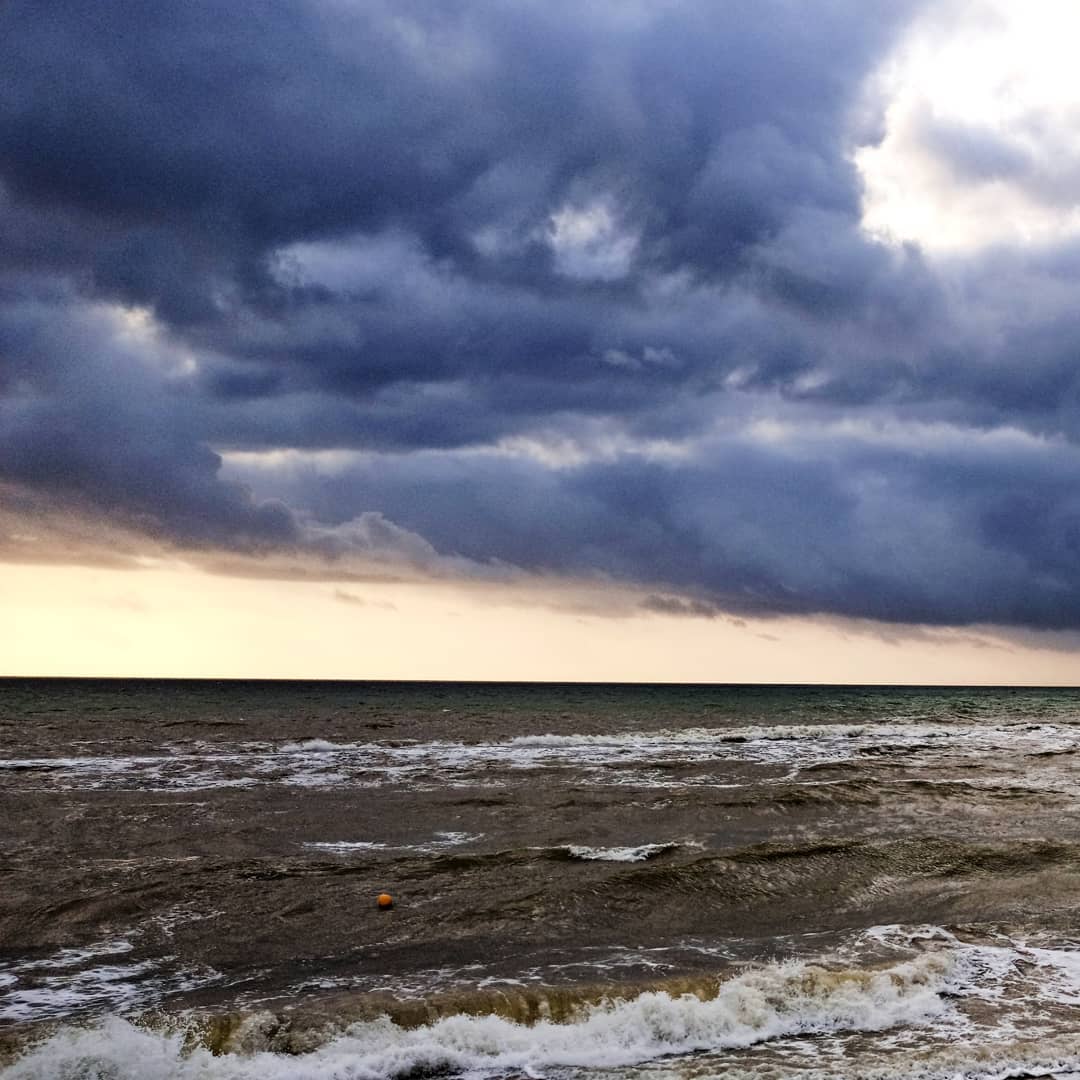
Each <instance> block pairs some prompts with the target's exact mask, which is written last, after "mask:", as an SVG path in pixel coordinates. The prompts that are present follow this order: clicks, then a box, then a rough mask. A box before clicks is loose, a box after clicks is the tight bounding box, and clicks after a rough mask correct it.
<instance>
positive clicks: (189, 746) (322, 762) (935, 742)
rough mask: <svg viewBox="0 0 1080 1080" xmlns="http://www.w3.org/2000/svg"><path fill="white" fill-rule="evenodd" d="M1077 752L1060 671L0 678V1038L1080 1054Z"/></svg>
mask: <svg viewBox="0 0 1080 1080" xmlns="http://www.w3.org/2000/svg"><path fill="white" fill-rule="evenodd" d="M1078 751H1080V692H1076V691H1066V690H1005V691H1000V690H968V689H965V690H959V689H957V690H941V689H930V688H925V689H923V688H919V689H898V688H884V689H882V688H878V689H859V688H833V687H816V688H815V687H765V688H755V687H627V686H623V687H616V686H595V687H582V686H525V685H481V684H475V685H470V684H327V683H312V684H303V683H211V682H208V683H169V682H157V683H154V682H93V681H79V680H74V681H62V682H57V681H15V680H12V681H7V682H3V681H0V815H2V817H0V820H2V821H3V822H4V826H3V828H2V829H0V1071H2V1074H3V1076H5V1077H49V1078H54V1077H70V1078H76V1077H85V1078H90V1077H99V1076H109V1077H116V1078H126V1077H131V1078H140V1080H143V1078H150V1080H154V1078H158V1077H161V1078H164V1077H200V1078H206V1080H210V1078H213V1077H236V1078H240V1077H260V1078H265V1080H271V1078H276V1077H282V1078H284V1077H289V1078H306V1077H320V1078H324V1077H340V1078H346V1077H349V1078H363V1077H384V1076H410V1075H411V1076H418V1075H432V1074H439V1075H443V1074H445V1075H449V1076H453V1075H468V1076H470V1077H476V1076H492V1077H494V1076H499V1077H511V1076H513V1077H519V1076H538V1075H542V1076H551V1077H561V1078H566V1080H578V1078H585V1077H599V1076H605V1077H627V1076H631V1075H632V1076H641V1077H649V1078H651V1077H656V1078H657V1080H659V1078H660V1077H665V1078H666V1077H679V1078H687V1080H689V1078H692V1077H708V1076H719V1075H723V1076H731V1077H739V1076H745V1077H761V1078H777V1080H779V1078H782V1077H822V1078H824V1077H836V1076H851V1077H879V1076H880V1077H891V1076H925V1077H943V1078H944V1077H948V1078H954V1077H1020V1076H1060V1077H1070V1076H1080V813H1078V812H1080V799H1078V793H1080V786H1078V783H1077V779H1078V775H1080V774H1078V767H1080V756H1078ZM382 891H388V892H390V893H392V894H393V896H394V898H395V901H396V903H395V906H394V908H393V909H392V910H391V911H379V910H378V909H377V907H376V904H375V897H376V895H377V894H378V893H380V892H382Z"/></svg>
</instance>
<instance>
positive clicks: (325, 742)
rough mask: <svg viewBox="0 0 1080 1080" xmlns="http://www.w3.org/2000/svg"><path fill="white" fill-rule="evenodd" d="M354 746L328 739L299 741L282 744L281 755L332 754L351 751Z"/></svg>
mask: <svg viewBox="0 0 1080 1080" xmlns="http://www.w3.org/2000/svg"><path fill="white" fill-rule="evenodd" d="M353 746H354V744H350V743H335V742H330V741H329V739H301V740H300V741H299V742H289V743H284V744H283V745H282V746H281V748H280V749H281V753H283V754H332V753H334V752H335V751H337V750H351V749H353Z"/></svg>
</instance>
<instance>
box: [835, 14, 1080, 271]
mask: <svg viewBox="0 0 1080 1080" xmlns="http://www.w3.org/2000/svg"><path fill="white" fill-rule="evenodd" d="M1078 38H1080V5H1078V4H1076V3H1075V0H1026V2H1025V3H1022V4H1021V3H1016V2H1015V0H977V2H967V3H958V4H950V5H933V6H932V7H931V10H930V11H929V13H928V14H927V15H926V16H925V17H923V18H922V19H921V20H919V21H918V22H917V23H916V24H915V25H914V26H913V27H912V29H911V31H910V32H909V33H908V34H907V35H906V36H905V38H904V39H903V40H902V41H901V43H900V45H899V47H898V48H897V49H896V50H895V52H894V53H893V54H892V56H891V57H890V58H889V59H888V61H887V62H886V64H885V66H884V67H883V68H882V70H881V71H879V73H878V76H877V78H878V79H879V80H880V83H879V85H881V86H882V87H883V88H884V90H885V94H886V100H887V101H888V106H887V111H886V115H885V135H884V138H883V140H882V141H881V142H880V143H879V144H878V145H876V146H867V147H863V148H861V149H860V150H858V151H857V153H856V155H855V161H856V164H857V166H858V168H859V171H860V173H861V175H862V179H863V182H864V185H865V196H864V217H863V224H864V227H865V228H866V229H868V230H869V231H870V232H871V233H873V234H875V235H877V236H879V237H881V238H883V239H885V240H887V241H890V242H905V241H913V242H915V243H917V244H919V245H920V246H921V247H922V248H923V249H925V250H926V251H928V252H930V253H937V254H950V253H958V254H959V253H966V252H971V251H975V250H978V249H981V248H986V247H989V246H992V245H1000V244H1004V245H1015V244H1043V243H1049V242H1056V241H1060V240H1061V239H1063V238H1065V237H1067V236H1070V235H1072V234H1076V233H1078V232H1080V206H1078V205H1077V199H1076V192H1077V190H1078V182H1080V123H1078V121H1080V67H1078V66H1077V63H1076V42H1077V40H1078Z"/></svg>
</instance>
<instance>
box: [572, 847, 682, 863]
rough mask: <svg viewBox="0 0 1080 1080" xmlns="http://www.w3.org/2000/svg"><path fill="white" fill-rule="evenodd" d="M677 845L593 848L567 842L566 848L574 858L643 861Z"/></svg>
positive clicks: (598, 860)
mask: <svg viewBox="0 0 1080 1080" xmlns="http://www.w3.org/2000/svg"><path fill="white" fill-rule="evenodd" d="M678 846H679V845H678V844H675V843H667V844H640V845H639V846H638V847H610V848H595V847H582V846H580V845H578V844H569V845H568V846H567V848H566V850H567V851H568V852H569V853H570V854H571V855H572V856H573V857H574V858H575V859H586V860H589V861H597V862H630V863H632V862H644V861H645V860H646V859H651V858H652V857H653V856H654V855H660V854H662V853H663V852H665V851H674V850H675V848H677V847H678Z"/></svg>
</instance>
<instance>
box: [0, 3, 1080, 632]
mask: <svg viewBox="0 0 1080 1080" xmlns="http://www.w3.org/2000/svg"><path fill="white" fill-rule="evenodd" d="M918 16H919V8H918V6H917V5H915V4H890V5H886V6H885V7H884V8H882V7H880V6H879V7H868V6H867V5H865V4H860V3H855V2H851V0H830V2H828V3H822V4H818V5H815V6H814V12H813V17H812V18H811V17H809V14H808V11H807V9H806V7H805V6H803V5H797V4H790V3H787V2H784V0H776V2H771V0H769V2H766V3H764V4H763V3H761V2H755V3H753V4H750V3H741V2H736V3H730V4H723V5H717V4H711V3H709V4H706V3H693V2H678V0H676V2H672V3H661V4H656V3H650V4H638V3H636V2H631V3H626V2H619V3H614V2H613V3H610V4H605V3H602V4H594V5H590V6H589V8H588V10H587V11H585V12H583V11H582V10H580V7H575V6H571V5H569V4H562V3H550V2H549V3H543V4H539V3H530V2H521V3H512V4H509V5H489V4H480V3H472V2H469V0H460V2H454V3H425V2H409V0H406V2H400V0H396V2H394V3H385V4H384V3H378V2H365V3H346V2H336V0H334V2H330V0H326V2H321V3H316V2H314V0H310V2H309V0H282V2H281V3H277V4H274V5H272V6H270V7H253V6H251V5H247V4H243V3H239V4H232V5H224V6H223V5H217V4H215V5H210V4H204V3H200V2H198V0H194V2H191V3H184V4H156V3H150V4H147V3H145V2H142V0H140V2H139V3H127V2H123V0H115V2H111V3H105V4H102V3H89V2H85V3H84V2H82V0H66V2H64V3H45V4H42V3H41V2H35V3H30V2H26V0H11V2H9V3H7V4H5V5H4V6H3V7H2V8H0V236H2V237H3V242H2V243H0V484H2V485H6V487H0V491H3V492H5V493H6V494H5V495H4V496H3V497H4V499H6V500H7V504H8V508H9V511H10V510H11V507H12V506H13V505H14V503H13V500H14V498H15V496H14V493H16V492H17V493H19V498H22V499H29V500H41V501H44V502H47V503H48V505H50V506H51V507H57V506H60V507H65V506H66V507H69V508H70V509H71V510H72V511H77V512H78V513H79V514H81V515H88V516H94V515H97V516H98V517H100V518H103V519H106V520H108V521H109V522H111V523H113V524H114V525H115V526H117V527H122V528H124V529H126V530H133V531H135V532H138V533H142V534H144V535H146V536H147V537H149V538H152V539H153V540H154V541H155V542H158V543H166V544H170V545H174V546H176V547H179V548H181V549H193V550H194V549H206V550H211V549H212V550H215V551H221V550H224V551H225V552H231V553H233V554H235V555H236V556H237V557H240V556H259V557H269V556H275V555H277V556H280V555H282V554H283V553H286V554H287V553H290V552H291V553H295V554H297V555H299V556H303V557H305V558H308V557H310V558H324V559H328V560H331V561H332V560H335V559H341V558H342V556H343V555H348V554H349V553H359V554H360V555H363V556H367V557H369V558H374V559H375V560H376V561H378V560H380V559H382V560H388V561H392V562H396V563H399V564H401V565H408V566H412V567H414V568H416V569H417V570H418V571H424V572H438V573H441V574H455V573H456V574H465V575H471V576H479V577H491V578H497V577H498V576H499V575H514V574H518V573H533V572H536V573H543V574H554V575H568V576H573V577H575V578H584V579H587V578H590V577H594V578H598V579H604V580H613V581H623V582H627V583H631V584H633V585H635V586H640V587H641V588H642V589H644V590H646V592H647V593H648V594H649V595H651V596H652V597H653V599H652V601H650V603H651V604H652V609H654V610H656V611H661V612H666V613H668V614H673V613H675V614H686V615H690V616H697V617H710V616H713V615H715V614H716V613H717V612H719V611H724V612H731V613H736V614H738V613H748V614H757V613H766V614H768V613H778V614H780V613H791V614H834V615H844V616H854V617H865V618H873V619H879V620H884V621H889V622H909V623H927V624H936V625H954V624H967V623H975V622H995V623H1001V624H1007V625H1014V626H1028V627H1033V628H1057V629H1067V628H1080V493H1078V492H1080V488H1078V485H1077V483H1076V476H1077V469H1078V466H1080V451H1078V449H1077V446H1076V441H1077V438H1078V436H1080V383H1078V376H1077V372H1078V370H1080V369H1078V368H1077V364H1076V356H1077V349H1078V347H1080V314H1078V309H1077V307H1076V305H1075V302H1074V301H1073V297H1074V295H1075V290H1076V288H1077V286H1078V285H1080V242H1077V241H1075V240H1070V239H1063V240H1061V241H1060V242H1058V243H1056V244H1053V245H1047V244H1043V245H1042V246H1040V247H1038V248H1033V247H1022V246H1013V247H1011V248H1005V247H998V248H995V249H993V250H987V251H982V252H980V253H974V254H969V255H967V256H964V257H962V258H960V257H956V258H953V259H951V260H950V261H948V262H943V261H940V260H939V261H933V260H930V259H928V258H927V257H924V255H923V254H922V252H921V251H920V250H919V248H918V247H917V246H915V245H907V246H897V245H888V244H885V243H883V242H881V241H880V240H877V239H874V238H873V237H872V236H870V235H869V234H868V233H867V232H865V231H864V230H863V228H862V227H861V214H862V202H861V195H862V192H861V186H860V177H859V174H858V172H857V170H856V167H855V165H854V164H853V155H854V153H855V151H856V150H857V148H858V147H859V146H865V145H868V144H872V143H873V142H874V141H876V140H880V139H881V138H883V137H884V135H885V128H884V126H883V125H884V124H885V115H886V114H885V102H884V101H883V100H882V99H881V98H880V97H876V96H875V93H874V90H873V87H874V86H875V85H877V84H876V83H875V82H874V80H873V79H872V78H871V76H872V75H873V73H874V72H875V71H876V70H877V69H878V68H879V67H880V65H881V64H882V63H883V61H884V60H885V58H886V57H887V56H888V55H889V53H890V51H891V50H892V49H894V48H895V47H896V46H897V43H898V42H899V41H901V40H902V38H903V35H904V34H905V33H906V32H907V30H908V28H909V27H910V25H911V24H912V20H914V19H916V18H917V17H918ZM961 136H963V137H961ZM923 141H924V143H925V146H926V147H928V148H929V149H927V150H926V152H927V153H930V152H937V153H939V154H940V159H941V162H942V163H943V164H942V168H945V167H949V168H951V169H953V170H954V171H958V170H960V171H962V170H967V172H968V173H971V174H972V175H974V176H976V177H977V178H979V179H980V182H981V179H982V178H984V177H985V176H988V175H989V176H998V175H1001V174H1002V172H1003V170H1004V171H1007V172H1008V176H1009V180H1010V183H1012V184H1014V185H1019V186H1023V185H1024V184H1025V183H1030V184H1031V185H1032V189H1033V192H1034V194H1033V196H1032V197H1035V195H1036V194H1038V192H1036V191H1035V189H1036V188H1038V190H1039V191H1042V189H1043V188H1044V187H1045V177H1044V176H1043V174H1042V173H1040V172H1039V171H1038V170H1033V169H1030V168H1028V167H1027V165H1025V164H1024V161H1023V160H1021V159H1020V158H1018V157H1016V155H1015V154H1012V153H1011V151H1009V148H1008V145H1007V144H1006V143H1005V142H1002V141H1000V140H998V141H993V140H991V139H990V138H989V137H984V136H983V134H981V133H980V132H979V131H977V130H974V129H972V130H970V131H967V132H961V133H959V134H958V133H957V132H956V131H952V130H945V129H944V128H942V127H940V126H939V127H937V128H934V129H933V130H930V129H929V128H927V130H926V132H924V139H923ZM935 147H936V148H937V149H936V150H935ZM1007 151H1008V152H1007ZM1010 155H1011V156H1010ZM650 590H651V592H649V591H650Z"/></svg>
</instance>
